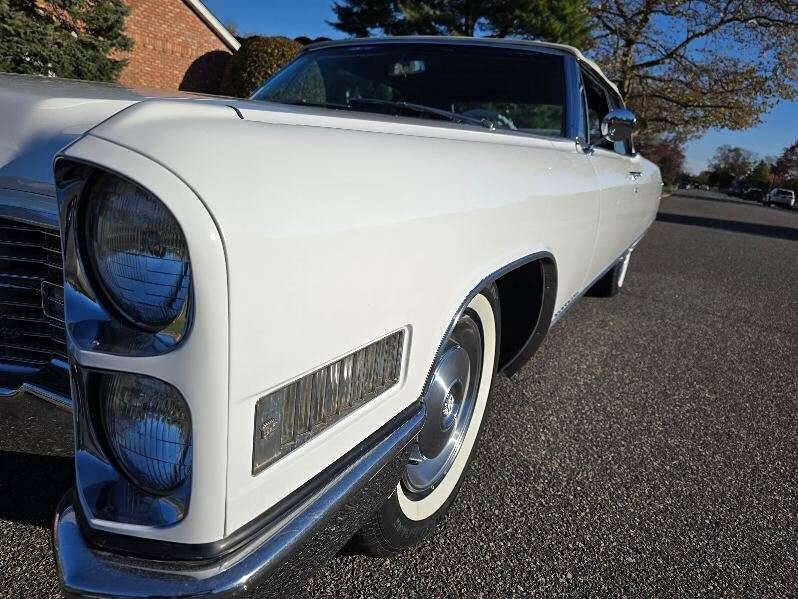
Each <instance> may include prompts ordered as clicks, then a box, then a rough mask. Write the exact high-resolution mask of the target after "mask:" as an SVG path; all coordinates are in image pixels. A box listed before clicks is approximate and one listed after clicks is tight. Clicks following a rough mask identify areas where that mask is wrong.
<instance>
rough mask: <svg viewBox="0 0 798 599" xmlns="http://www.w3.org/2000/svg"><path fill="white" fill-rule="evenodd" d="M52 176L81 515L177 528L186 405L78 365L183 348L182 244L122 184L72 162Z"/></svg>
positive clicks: (154, 209)
mask: <svg viewBox="0 0 798 599" xmlns="http://www.w3.org/2000/svg"><path fill="white" fill-rule="evenodd" d="M55 174H56V184H57V191H58V201H59V207H60V216H61V227H62V236H63V239H62V241H63V255H64V308H65V324H66V328H67V331H68V335H69V348H70V354H71V360H70V361H71V373H72V383H73V385H72V388H73V400H74V410H75V423H76V428H75V446H76V448H75V462H76V479H77V488H78V491H79V495H80V497H81V500H82V501H81V504H82V505H83V506H85V507H86V508H87V509H88V511H89V512H90V515H91V516H93V517H95V518H100V519H103V520H110V521H115V522H123V523H130V524H140V525H147V526H168V525H172V524H175V523H177V522H179V521H180V520H182V519H183V518H184V517H185V515H186V513H187V511H188V504H189V500H190V496H191V477H192V455H193V444H192V420H191V412H190V409H189V405H188V403H187V402H186V400H185V399H184V397H183V396H182V394H181V393H180V391H179V390H178V389H177V388H176V387H174V386H173V385H171V384H169V383H167V382H166V381H163V380H160V379H157V378H154V377H151V376H146V375H143V374H138V373H131V372H126V371H125V372H120V371H111V370H107V369H106V370H98V369H95V368H87V367H85V366H83V365H82V364H81V363H79V362H80V360H79V359H78V357H79V355H80V354H79V351H88V352H96V353H102V354H107V355H114V356H122V357H125V358H138V357H154V356H159V355H163V354H166V353H168V352H170V351H172V350H173V349H175V348H176V347H177V346H178V345H179V344H180V343H181V342H182V341H183V340H184V339H185V338H186V335H188V333H189V331H190V327H191V321H192V315H193V294H192V280H191V279H192V270H191V262H190V260H189V252H188V244H187V241H186V238H185V236H184V234H183V231H182V229H181V228H180V225H179V223H178V221H177V219H176V218H175V216H174V215H173V214H172V213H171V212H170V210H169V209H168V208H167V206H166V204H164V203H163V202H162V201H161V200H160V199H158V198H157V197H155V196H154V195H153V194H152V193H150V192H149V191H148V190H146V189H144V188H143V187H141V186H140V185H137V184H136V183H134V182H132V181H130V180H128V179H126V178H124V177H122V176H118V175H116V174H114V173H112V172H108V171H105V170H103V169H98V168H96V167H94V166H92V165H89V164H85V163H82V162H79V161H73V160H71V159H65V158H59V159H58V160H57V161H56V168H55Z"/></svg>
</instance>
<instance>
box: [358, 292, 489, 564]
mask: <svg viewBox="0 0 798 599" xmlns="http://www.w3.org/2000/svg"><path fill="white" fill-rule="evenodd" d="M499 323H500V316H499V300H498V293H497V291H496V287H495V286H494V285H490V286H488V287H486V288H485V289H483V290H482V291H481V292H480V293H478V294H477V295H476V296H474V298H473V299H472V300H471V301H470V302H469V303H468V305H467V306H466V308H465V309H464V310H463V312H462V314H460V315H459V316H458V319H457V321H456V322H455V324H454V326H453V327H452V331H451V333H450V334H449V337H448V338H447V339H446V340H445V341H444V343H443V345H442V346H441V351H440V352H439V356H438V358H437V359H436V363H435V365H433V372H432V376H431V378H430V382H429V386H428V389H427V390H426V392H425V394H424V398H423V401H424V403H425V408H426V411H427V414H426V420H425V424H424V428H423V429H422V431H421V432H420V433H419V439H418V444H417V446H414V448H413V453H412V456H411V461H410V463H409V464H408V465H407V467H406V469H405V474H404V476H403V477H402V480H401V481H400V482H399V483H398V484H397V486H396V490H395V492H394V493H393V495H391V497H390V498H389V499H388V500H387V501H386V502H385V503H384V504H383V506H382V507H381V508H380V509H379V510H377V512H376V513H375V514H374V515H373V516H372V518H371V519H370V520H369V521H368V522H367V523H366V525H365V526H364V527H363V529H362V530H361V532H360V533H359V536H358V539H357V540H358V541H359V545H360V546H361V549H363V550H365V552H367V553H369V554H371V555H390V554H392V553H394V552H396V551H398V550H401V549H403V548H405V547H409V546H412V545H415V544H416V543H418V542H419V541H421V540H422V539H423V538H424V537H425V536H426V535H427V534H429V532H430V531H431V530H432V529H433V528H434V527H435V525H436V524H437V523H438V522H439V521H440V520H441V519H442V518H443V516H444V515H445V514H446V512H448V510H449V508H450V507H451V504H452V502H453V501H454V499H455V497H456V496H457V493H458V491H459V489H460V486H461V484H462V482H463V478H464V475H465V473H466V472H467V470H468V465H469V462H470V460H471V458H472V456H473V454H474V447H475V445H476V443H477V440H478V438H479V433H480V430H481V428H482V423H483V420H484V417H485V412H486V409H487V406H488V395H489V393H490V388H491V384H492V382H493V378H494V376H495V374H496V364H497V357H498V356H497V348H498V347H499V346H500V344H499V338H500V326H499Z"/></svg>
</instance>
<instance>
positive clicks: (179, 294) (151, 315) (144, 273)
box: [86, 173, 191, 331]
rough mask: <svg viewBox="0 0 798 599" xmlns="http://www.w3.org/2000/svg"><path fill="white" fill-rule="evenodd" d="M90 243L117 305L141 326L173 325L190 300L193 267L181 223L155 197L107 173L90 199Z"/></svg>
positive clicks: (97, 268)
mask: <svg viewBox="0 0 798 599" xmlns="http://www.w3.org/2000/svg"><path fill="white" fill-rule="evenodd" d="M86 200H87V202H88V214H87V223H86V224H87V245H88V250H89V253H90V255H91V260H92V262H93V265H94V270H95V272H96V274H97V276H98V278H99V279H100V283H101V284H102V287H103V290H104V291H105V294H106V295H107V296H108V299H110V301H111V302H112V303H113V304H114V307H115V308H116V309H117V310H118V311H119V312H121V313H122V315H124V316H125V317H127V318H128V319H129V320H131V321H132V323H134V324H136V325H138V326H139V327H141V328H144V329H148V330H153V331H158V330H160V329H163V328H165V327H166V326H168V325H169V324H171V323H172V322H174V321H175V320H176V319H177V318H178V316H179V315H180V314H181V311H182V310H183V308H184V306H185V304H186V302H187V301H188V295H189V290H190V288H191V265H190V263H189V258H188V247H187V245H186V239H185V237H184V236H183V232H182V231H181V229H180V226H179V225H178V223H177V220H176V219H175V217H174V216H173V215H172V213H171V212H169V209H168V208H167V207H166V206H165V205H164V204H163V203H162V202H161V201H160V200H158V199H157V198H156V197H154V196H153V195H152V194H150V193H149V192H147V191H146V190H144V189H142V188H141V187H139V186H138V185H135V184H134V183H131V182H129V181H127V180H125V179H122V178H120V177H117V176H115V175H112V174H110V173H104V174H102V175H100V176H99V177H98V179H97V180H95V182H94V184H93V185H92V187H91V189H90V190H89V195H88V197H87V198H86Z"/></svg>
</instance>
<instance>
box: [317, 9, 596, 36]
mask: <svg viewBox="0 0 798 599" xmlns="http://www.w3.org/2000/svg"><path fill="white" fill-rule="evenodd" d="M332 8H333V12H334V13H335V16H336V17H337V20H336V21H333V22H331V23H330V24H331V25H332V26H333V27H335V28H336V29H338V30H339V31H343V32H344V33H347V34H349V35H353V36H357V37H368V36H369V35H372V34H384V35H465V36H473V35H477V34H482V35H488V36H492V37H516V38H522V39H540V40H544V41H548V42H559V43H565V44H572V45H576V46H581V47H585V46H586V45H588V43H589V40H590V36H589V26H588V15H587V8H586V6H585V2H584V0H339V1H337V2H335V3H334V4H333V7H332Z"/></svg>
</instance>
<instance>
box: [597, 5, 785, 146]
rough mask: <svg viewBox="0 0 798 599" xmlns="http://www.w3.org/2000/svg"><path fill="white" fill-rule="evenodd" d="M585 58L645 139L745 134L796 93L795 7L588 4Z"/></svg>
mask: <svg viewBox="0 0 798 599" xmlns="http://www.w3.org/2000/svg"><path fill="white" fill-rule="evenodd" d="M588 8H589V11H590V14H591V16H592V17H593V19H594V25H595V29H594V43H595V47H594V49H593V55H594V57H595V58H596V59H597V60H598V62H599V63H600V64H602V66H604V67H605V68H606V70H607V71H608V74H609V75H610V77H611V78H613V79H614V80H615V81H616V82H617V83H618V86H619V88H620V90H621V93H622V94H623V95H624V97H625V98H626V99H627V102H628V103H629V104H630V106H631V107H632V108H633V109H634V110H635V111H636V112H637V113H638V114H639V116H640V117H641V121H642V124H643V127H644V135H657V134H660V133H664V132H667V133H671V134H673V135H675V136H677V137H679V138H681V139H688V138H691V137H696V136H699V135H701V134H702V133H703V132H704V131H706V130H707V129H708V128H710V127H724V128H728V129H746V128H749V127H752V126H754V125H756V124H758V123H759V122H760V118H761V116H762V115H763V114H765V113H766V112H768V111H769V110H770V109H771V108H772V107H773V105H774V104H775V103H776V102H777V101H778V100H779V99H792V98H794V97H795V96H796V87H797V86H798V4H796V3H795V0H701V1H698V0H681V1H677V0H588Z"/></svg>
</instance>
